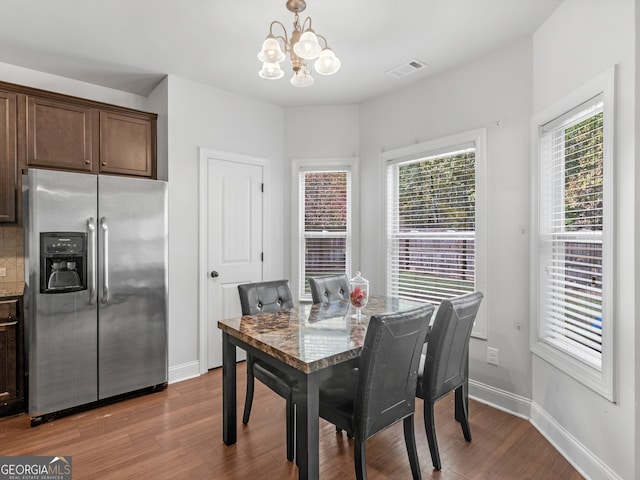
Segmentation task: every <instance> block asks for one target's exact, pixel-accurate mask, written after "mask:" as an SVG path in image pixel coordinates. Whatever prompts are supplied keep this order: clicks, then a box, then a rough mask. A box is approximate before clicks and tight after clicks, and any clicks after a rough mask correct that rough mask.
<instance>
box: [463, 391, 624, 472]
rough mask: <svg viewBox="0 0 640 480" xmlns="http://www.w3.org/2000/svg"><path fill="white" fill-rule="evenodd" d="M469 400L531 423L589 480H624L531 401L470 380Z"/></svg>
mask: <svg viewBox="0 0 640 480" xmlns="http://www.w3.org/2000/svg"><path fill="white" fill-rule="evenodd" d="M469 396H470V397H471V398H473V399H474V400H476V401H478V402H481V403H485V404H487V405H489V406H491V407H493V408H497V409H498V410H502V411H504V412H507V413H510V414H512V415H515V416H517V417H520V418H523V419H525V420H528V421H529V422H530V423H531V425H533V426H534V428H535V429H536V430H538V431H539V432H540V433H541V434H542V436H543V437H545V438H546V439H547V441H548V442H549V443H550V444H551V445H553V447H554V448H555V449H556V450H557V451H558V452H559V453H560V454H561V455H562V456H563V457H564V458H565V459H566V460H567V461H568V462H569V463H570V464H571V465H572V466H573V468H575V469H576V470H577V471H578V472H579V473H580V475H582V476H583V477H584V478H585V479H587V480H622V478H621V477H620V476H618V475H617V474H616V473H615V472H614V471H612V470H611V469H610V468H609V467H608V466H607V465H605V464H604V463H603V462H602V461H601V460H600V459H599V458H598V457H597V456H595V455H594V454H593V453H592V452H590V451H589V450H588V449H587V448H586V447H585V446H584V445H582V444H581V443H580V442H579V441H578V440H577V439H576V438H575V437H574V436H573V435H571V433H570V432H568V431H567V430H566V429H565V428H563V427H562V425H560V424H559V423H558V422H556V421H555V420H554V419H553V418H552V417H551V416H549V415H548V414H547V413H546V412H545V411H544V410H542V409H541V408H540V406H539V405H537V404H535V403H533V402H532V401H531V400H530V399H528V398H525V397H521V396H520V395H514V394H513V393H510V392H507V391H504V390H500V389H498V388H495V387H492V386H490V385H486V384H484V383H480V382H476V381H473V380H469Z"/></svg>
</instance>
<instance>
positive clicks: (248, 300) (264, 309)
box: [238, 280, 293, 315]
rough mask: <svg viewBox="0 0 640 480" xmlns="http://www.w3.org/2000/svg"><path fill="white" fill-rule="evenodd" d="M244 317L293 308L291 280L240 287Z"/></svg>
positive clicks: (246, 284)
mask: <svg viewBox="0 0 640 480" xmlns="http://www.w3.org/2000/svg"><path fill="white" fill-rule="evenodd" d="M238 293H239V295H240V307H241V308H242V315H255V314H257V313H269V312H278V311H280V310H284V309H287V308H293V298H292V296H291V288H290V287H289V280H272V281H269V282H255V283H243V284H242V285H238Z"/></svg>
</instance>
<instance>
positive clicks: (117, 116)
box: [0, 82, 158, 224]
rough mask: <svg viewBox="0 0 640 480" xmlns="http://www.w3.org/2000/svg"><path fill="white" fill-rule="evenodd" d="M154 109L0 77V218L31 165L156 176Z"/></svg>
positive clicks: (16, 204) (11, 209) (11, 207)
mask: <svg viewBox="0 0 640 480" xmlns="http://www.w3.org/2000/svg"><path fill="white" fill-rule="evenodd" d="M157 117H158V116H157V115H156V114H155V113H147V112H142V111H139V110H133V109H130V108H124V107H120V106H117V105H110V104H107V103H102V102H96V101H93V100H88V99H84V98H78V97H72V96H69V95H63V94H59V93H54V92H48V91H45V90H39V89H36V88H31V87H25V86H22V85H14V84H11V83H6V82H0V223H18V224H20V223H21V220H22V218H21V217H22V211H21V210H22V206H21V195H20V191H21V188H22V175H21V173H26V172H27V171H28V169H29V168H30V167H35V168H50V169H55V170H65V171H71V172H84V173H93V174H109V175H126V176H136V177H147V178H154V179H155V178H156V175H157V168H156V122H157Z"/></svg>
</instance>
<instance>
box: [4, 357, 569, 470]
mask: <svg viewBox="0 0 640 480" xmlns="http://www.w3.org/2000/svg"><path fill="white" fill-rule="evenodd" d="M244 372H245V367H244V362H243V363H241V364H239V365H238V380H239V384H238V411H239V414H238V416H239V418H238V422H240V419H241V417H242V407H243V405H244V379H245V373H244ZM221 397H222V372H221V370H220V369H217V370H213V371H211V372H209V373H208V374H206V375H203V376H202V377H199V378H196V379H192V380H187V381H184V382H180V383H176V384H173V385H169V387H168V388H167V390H165V391H163V392H159V393H153V394H149V395H145V396H142V397H138V398H134V399H130V400H126V401H123V402H120V403H116V404H112V405H108V406H104V407H101V408H97V409H94V410H89V411H86V412H82V413H78V414H76V415H72V416H69V417H65V418H59V419H57V420H54V421H52V422H49V423H45V424H42V425H40V426H38V427H34V428H31V427H30V426H29V421H28V417H26V416H25V415H22V416H17V417H11V418H5V419H0V455H3V456H22V455H47V456H49V455H57V456H71V458H72V467H73V479H74V480H86V479H100V480H105V479H114V480H115V479H117V480H122V479H132V478H136V479H188V480H197V479H245V478H260V479H263V478H264V479H296V478H298V477H297V475H298V471H297V468H296V467H295V463H294V462H287V460H286V452H285V429H284V413H285V408H284V400H282V399H281V398H280V397H278V396H277V395H275V394H274V393H272V392H271V391H270V390H269V389H267V388H266V387H264V386H263V385H262V384H260V382H256V393H255V401H254V403H253V410H252V412H251V421H250V422H249V425H247V426H244V425H242V423H239V426H238V441H237V443H236V444H235V445H233V446H230V447H227V446H225V445H224V444H223V443H222V418H221V417H222V406H221ZM416 409H417V412H416V422H417V423H416V441H417V444H418V452H419V454H420V467H421V470H422V476H423V478H425V479H439V480H489V479H491V480H501V479H504V480H512V479H554V480H560V479H570V480H573V479H580V478H582V477H581V476H580V475H579V474H578V473H577V472H576V471H575V469H574V468H572V467H571V465H570V464H569V463H568V462H567V461H566V460H565V459H564V458H563V457H562V456H561V455H560V454H559V453H558V452H557V451H556V450H555V449H554V448H553V447H552V446H551V445H550V444H549V443H548V442H547V441H546V440H545V439H544V438H543V437H542V436H541V435H540V433H538V431H537V430H535V428H533V427H532V426H531V424H530V423H529V422H527V421H525V420H522V419H520V418H517V417H514V416H512V415H509V414H507V413H504V412H501V411H499V410H496V409H494V408H491V407H488V406H486V405H483V404H481V403H479V402H475V401H473V400H471V401H470V405H469V411H470V423H471V433H472V435H473V441H471V442H470V443H467V442H465V440H464V438H463V436H462V431H461V429H460V425H459V424H458V423H456V422H455V420H454V419H453V396H451V395H450V396H448V397H446V398H444V399H442V400H440V401H439V402H438V403H437V404H436V428H437V433H438V441H439V444H440V455H441V459H442V470H441V471H440V472H438V471H435V470H433V469H432V465H431V457H430V455H429V449H428V445H427V439H426V435H425V431H424V425H423V423H422V422H423V416H422V400H420V399H417V400H416ZM366 448H367V470H368V475H369V478H370V479H371V480H376V479H378V480H392V479H393V480H397V479H410V478H411V470H410V468H409V461H408V458H407V453H406V449H405V446H404V438H403V433H402V422H400V423H398V424H397V425H395V426H393V427H391V428H389V429H387V430H386V431H383V432H382V433H380V434H378V435H376V436H375V437H373V438H372V439H370V440H369V441H368V442H367V444H366ZM320 478H321V479H323V480H338V479H353V478H355V472H354V466H353V442H352V441H349V440H348V439H347V437H346V435H345V434H338V433H336V432H335V429H334V427H333V426H332V425H330V424H329V423H326V422H324V421H321V425H320Z"/></svg>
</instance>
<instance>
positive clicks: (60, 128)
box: [27, 97, 94, 172]
mask: <svg viewBox="0 0 640 480" xmlns="http://www.w3.org/2000/svg"><path fill="white" fill-rule="evenodd" d="M27 108H28V110H27V115H28V122H27V165H28V166H30V167H45V168H57V169H63V170H71V171H79V172H91V171H93V170H94V165H93V159H94V156H93V150H92V128H91V127H92V108H91V107H88V106H83V105H78V104H74V103H66V102H60V101H56V100H48V99H45V98H39V97H29V99H28V107H27Z"/></svg>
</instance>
